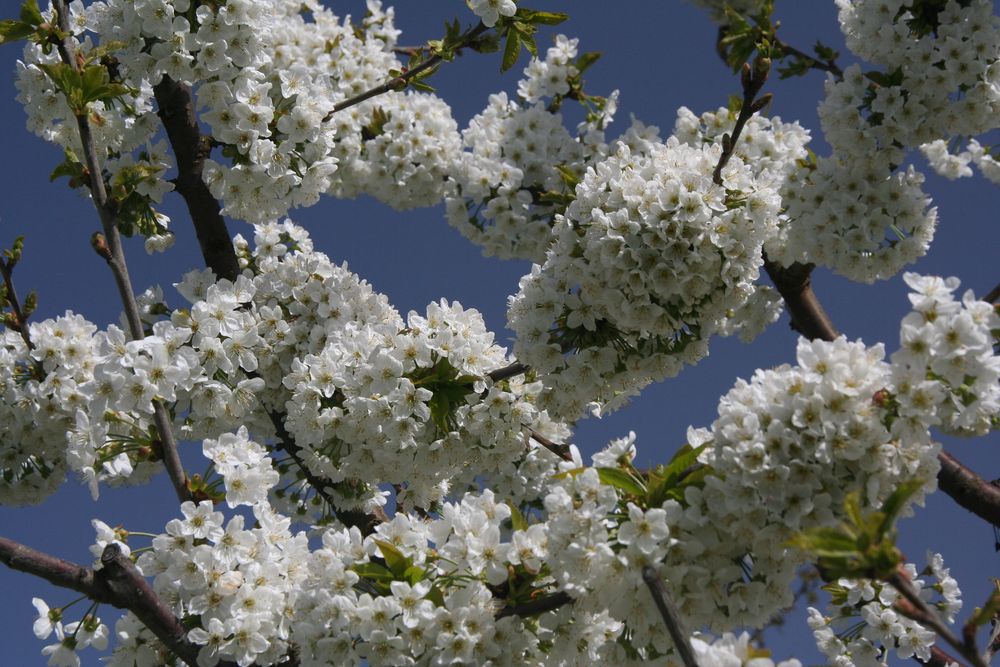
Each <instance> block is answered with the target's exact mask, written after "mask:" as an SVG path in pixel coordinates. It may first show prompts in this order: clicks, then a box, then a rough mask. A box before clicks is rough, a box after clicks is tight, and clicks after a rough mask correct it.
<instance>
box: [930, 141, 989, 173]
mask: <svg viewBox="0 0 1000 667" xmlns="http://www.w3.org/2000/svg"><path fill="white" fill-rule="evenodd" d="M920 151H921V152H922V153H923V154H924V157H925V158H927V162H928V163H929V164H930V165H931V167H932V168H933V169H934V171H936V172H937V173H938V174H940V175H941V176H944V177H945V178H947V179H949V180H955V179H956V178H964V177H966V176H972V167H970V166H969V165H970V164H974V165H975V166H976V167H977V168H978V169H979V172H980V173H981V174H982V175H983V176H984V177H985V178H986V179H987V180H989V181H990V182H991V183H1000V161H998V160H997V158H996V157H995V156H994V155H993V152H992V150H991V149H989V148H987V147H986V146H983V145H982V144H980V143H979V142H978V141H977V140H975V139H969V143H968V144H967V145H966V148H965V150H964V151H961V152H959V153H952V152H950V151H949V148H948V142H947V141H945V140H944V139H935V140H934V141H931V142H929V143H926V144H923V145H921V146H920Z"/></svg>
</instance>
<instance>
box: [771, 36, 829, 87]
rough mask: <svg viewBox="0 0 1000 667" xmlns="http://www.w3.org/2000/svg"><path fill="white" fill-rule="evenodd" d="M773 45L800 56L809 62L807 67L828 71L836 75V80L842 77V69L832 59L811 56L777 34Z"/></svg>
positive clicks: (787, 52)
mask: <svg viewBox="0 0 1000 667" xmlns="http://www.w3.org/2000/svg"><path fill="white" fill-rule="evenodd" d="M774 46H776V47H778V48H779V49H780V50H782V51H784V52H785V53H786V54H791V55H793V56H796V57H798V58H802V59H803V60H806V61H808V62H809V67H810V68H811V69H818V70H821V71H823V72H829V73H830V74H832V75H834V76H835V77H837V79H838V80H842V79H843V78H844V70H842V69H840V67H838V66H837V63H836V62H834V61H832V60H820V59H819V58H816V57H815V56H811V55H809V54H808V53H806V52H804V51H800V50H799V49H797V48H795V47H794V46H792V45H791V44H788V43H787V42H785V41H784V40H781V39H779V38H778V37H777V36H775V38H774Z"/></svg>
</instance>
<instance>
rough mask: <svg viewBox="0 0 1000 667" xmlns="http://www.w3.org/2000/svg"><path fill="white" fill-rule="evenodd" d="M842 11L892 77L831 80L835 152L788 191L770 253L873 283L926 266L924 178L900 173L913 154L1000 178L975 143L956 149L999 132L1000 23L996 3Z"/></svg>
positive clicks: (858, 6) (827, 105)
mask: <svg viewBox="0 0 1000 667" xmlns="http://www.w3.org/2000/svg"><path fill="white" fill-rule="evenodd" d="M837 4H838V6H839V8H840V16H839V18H840V24H841V30H842V31H843V33H844V35H845V36H846V39H847V46H848V48H849V49H850V50H851V51H852V52H853V53H854V54H855V55H857V56H859V57H861V58H864V59H866V60H868V61H869V62H871V63H873V64H874V65H876V66H878V67H880V68H882V71H875V72H866V71H864V70H863V69H862V67H861V65H858V64H855V65H851V66H850V67H848V68H847V69H846V70H845V71H844V73H843V77H842V78H840V79H836V78H834V77H832V76H831V77H830V78H829V79H828V81H827V85H826V98H825V100H824V101H823V102H822V104H821V105H820V108H819V114H820V119H821V122H822V125H823V131H824V137H825V138H826V140H827V141H828V142H829V143H830V145H831V146H832V147H833V154H832V155H831V156H829V157H826V158H820V159H819V160H818V163H816V164H807V165H805V166H804V168H803V170H802V172H801V173H800V174H799V175H798V176H797V177H795V178H794V181H795V182H793V183H790V184H789V185H788V187H786V188H785V190H784V191H783V193H782V194H783V196H784V198H785V204H786V206H787V208H788V217H789V218H790V223H789V225H787V226H786V229H785V230H784V233H783V235H782V236H781V237H780V238H779V239H777V241H776V242H775V243H774V244H772V245H769V246H768V253H769V255H770V256H771V257H772V258H773V259H775V260H777V261H779V262H781V263H783V264H786V265H787V264H789V263H791V262H794V261H799V262H804V261H808V262H813V263H816V264H822V265H825V266H829V267H830V268H832V269H833V270H834V271H836V272H838V273H842V274H843V275H846V276H847V277H849V278H851V279H852V280H859V281H864V282H872V281H875V280H880V279H885V278H888V277H890V276H892V275H895V274H896V273H897V272H899V271H900V269H902V267H903V266H905V265H906V264H909V263H911V262H913V261H915V260H916V259H917V258H919V257H921V256H922V255H923V254H924V253H925V252H926V251H927V248H928V246H929V244H930V241H931V239H932V237H933V234H934V226H935V224H936V221H937V216H936V210H935V209H933V208H930V209H929V208H928V205H929V203H930V199H929V198H928V197H927V195H925V194H924V193H923V191H922V190H921V185H922V183H923V176H922V175H920V174H919V173H917V172H916V171H915V170H914V169H913V167H908V168H906V169H902V170H898V169H899V167H900V166H901V165H902V164H903V163H904V161H905V160H906V151H907V150H908V149H910V148H916V147H921V148H922V149H923V151H924V153H925V155H927V157H928V159H929V161H930V163H931V166H932V167H934V168H935V169H936V170H937V171H938V172H939V173H942V174H944V175H946V176H948V177H949V178H956V177H959V176H964V175H969V174H971V170H970V169H969V167H968V163H969V162H970V161H971V160H975V161H976V163H977V164H979V165H980V166H981V168H982V169H983V171H984V173H987V174H988V175H990V176H991V177H994V176H995V175H996V174H997V172H998V170H997V169H996V168H995V165H996V160H995V159H994V158H992V157H991V156H990V155H989V153H988V152H987V151H985V150H984V149H983V148H982V147H981V146H980V145H979V143H978V142H976V141H975V140H974V139H973V140H971V141H970V142H969V149H968V150H967V151H965V152H964V153H962V154H959V155H951V154H950V153H949V150H948V145H947V141H948V140H952V139H954V140H958V139H959V138H961V137H972V136H974V135H978V134H981V133H984V132H987V131H989V130H991V129H993V128H994V127H996V126H997V121H996V118H997V114H998V111H1000V87H998V85H997V75H998V73H1000V69H998V67H1000V66H998V65H997V62H998V60H1000V19H998V18H997V17H996V16H995V15H994V14H993V4H992V3H991V2H989V1H988V0H974V1H972V2H949V3H946V4H944V5H943V6H938V5H934V6H933V7H932V6H931V5H926V4H923V3H916V2H913V3H910V2H906V1H905V0H888V1H881V2H872V1H864V0H838V2H837ZM897 170H898V171H897Z"/></svg>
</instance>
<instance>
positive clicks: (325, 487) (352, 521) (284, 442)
mask: <svg viewBox="0 0 1000 667" xmlns="http://www.w3.org/2000/svg"><path fill="white" fill-rule="evenodd" d="M267 415H268V417H269V418H270V420H271V425H272V426H274V432H275V434H276V435H277V438H278V442H279V445H278V449H281V450H282V451H284V452H285V453H287V454H288V455H289V456H290V457H291V458H292V460H293V461H295V464H296V465H297V466H298V467H299V469H300V470H301V471H302V474H303V475H305V478H306V481H307V482H309V485H310V486H311V487H312V488H313V489H314V490H315V491H316V493H317V494H318V495H319V497H320V498H322V499H323V500H324V501H325V502H326V504H327V505H329V506H330V509H332V510H333V512H334V514H336V516H337V519H339V520H340V522H341V523H342V524H344V525H345V526H348V527H351V526H356V527H357V528H358V529H359V530H360V531H361V534H362V535H366V536H367V535H371V534H372V533H374V532H375V528H376V527H377V526H378V525H379V524H381V523H384V522H386V521H388V520H389V517H387V516H386V514H385V512H384V511H382V509H381V508H378V509H377V510H376V511H374V512H372V513H371V514H366V513H365V512H362V511H361V510H353V509H351V510H347V509H341V508H339V507H337V503H336V502H335V501H334V498H333V497H332V496H331V494H330V491H331V490H332V488H333V483H332V482H330V481H329V480H325V479H322V478H321V477H317V476H316V475H314V474H313V473H312V471H310V470H309V466H307V465H306V462H305V461H304V460H303V458H302V448H301V447H299V446H298V444H297V443H296V442H295V438H293V437H292V434H291V433H289V432H288V430H287V429H286V428H285V423H284V421H283V420H282V418H281V415H279V414H278V413H276V412H271V411H268V413H267Z"/></svg>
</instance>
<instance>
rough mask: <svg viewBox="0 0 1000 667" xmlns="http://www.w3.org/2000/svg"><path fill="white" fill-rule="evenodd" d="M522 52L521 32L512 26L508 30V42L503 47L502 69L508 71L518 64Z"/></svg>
mask: <svg viewBox="0 0 1000 667" xmlns="http://www.w3.org/2000/svg"><path fill="white" fill-rule="evenodd" d="M520 54H521V33H519V32H518V31H516V30H514V29H513V28H511V29H510V30H508V31H507V43H506V44H504V47H503V58H502V60H501V61H500V71H501V72H506V71H507V70H509V69H510V68H511V67H513V66H514V65H516V64H517V57H518V56H519V55H520Z"/></svg>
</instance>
